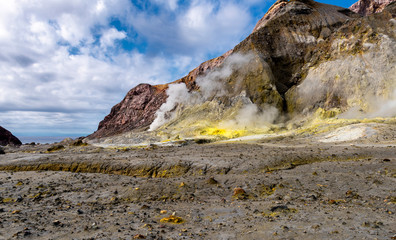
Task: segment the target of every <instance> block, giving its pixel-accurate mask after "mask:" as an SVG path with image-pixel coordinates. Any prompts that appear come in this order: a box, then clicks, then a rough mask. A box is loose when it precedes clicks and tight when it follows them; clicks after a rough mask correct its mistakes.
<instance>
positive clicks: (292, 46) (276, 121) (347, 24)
mask: <svg viewBox="0 0 396 240" xmlns="http://www.w3.org/2000/svg"><path fill="white" fill-rule="evenodd" d="M395 15H396V6H395V3H391V4H389V5H388V6H387V7H386V8H385V9H384V10H383V11H382V12H381V13H376V14H373V15H370V16H368V17H363V16H361V15H360V14H357V13H354V12H352V11H350V10H349V9H345V8H341V7H337V6H332V5H327V4H322V3H318V2H314V1H282V0H279V1H277V2H276V3H275V4H274V5H273V6H272V7H271V8H270V10H269V11H268V13H267V14H266V15H265V16H264V17H263V19H261V20H260V21H259V22H258V23H257V25H256V27H255V29H254V31H253V32H252V34H251V35H250V36H249V37H247V38H246V39H245V40H244V41H242V42H241V43H240V44H238V45H237V46H236V47H235V48H234V49H232V50H230V51H229V52H227V53H226V54H224V55H223V56H220V57H218V58H215V59H212V60H209V61H207V62H205V63H203V64H201V65H200V66H199V67H198V68H196V69H194V70H193V71H191V72H190V73H189V75H187V76H186V77H184V78H182V79H179V80H177V81H175V82H173V83H171V84H167V85H160V86H150V85H139V86H137V87H136V88H134V89H132V90H131V91H130V92H129V93H128V94H127V96H126V97H125V99H124V100H123V101H122V102H120V103H119V104H117V105H116V106H114V107H113V109H112V111H111V113H110V114H109V115H108V116H106V118H105V119H104V120H103V121H102V122H101V123H100V124H99V128H98V130H97V131H96V132H95V133H93V134H92V135H90V136H89V139H97V138H103V137H109V136H114V135H117V134H120V133H125V134H126V135H125V137H124V138H119V139H118V140H110V141H118V142H122V141H123V140H122V139H124V140H125V139H129V138H131V137H132V138H136V139H139V140H136V141H134V142H137V141H140V140H146V141H148V139H151V140H155V139H157V140H158V139H168V138H172V137H173V138H175V139H178V138H188V137H192V136H195V137H196V136H217V137H220V138H233V137H239V136H243V135H248V134H255V133H256V134H257V133H268V132H269V133H272V132H276V131H277V130H279V129H281V130H282V129H285V128H287V129H294V128H296V127H299V126H301V124H303V123H305V122H306V121H308V120H307V119H309V117H312V116H313V117H315V116H317V115H320V117H334V116H337V115H339V116H341V117H342V116H346V117H348V118H357V117H362V118H364V117H377V116H384V117H391V116H393V115H394V114H395V113H394V112H392V111H388V110H389V109H387V108H386V107H385V108H384V109H381V108H380V107H379V106H391V104H390V103H391V102H392V101H393V100H392V99H394V97H395V96H394V89H395V83H396V68H395V65H396V64H395V63H396V61H395V60H396V58H395V56H394V52H396V49H395V48H396V47H395V46H396V44H395V38H396V36H395V35H396V20H395V19H394V17H395ZM340 113H341V114H343V115H340ZM148 129H150V130H153V131H151V132H145V131H146V130H148ZM229 129H232V130H229ZM131 131H132V132H131ZM158 136H160V138H158ZM151 140H150V141H151ZM94 141H98V140H94Z"/></svg>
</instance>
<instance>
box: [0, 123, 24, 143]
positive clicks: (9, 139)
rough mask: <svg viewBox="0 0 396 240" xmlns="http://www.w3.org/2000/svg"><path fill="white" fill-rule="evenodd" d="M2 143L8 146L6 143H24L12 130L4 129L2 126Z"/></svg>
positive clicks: (0, 133) (0, 134)
mask: <svg viewBox="0 0 396 240" xmlns="http://www.w3.org/2000/svg"><path fill="white" fill-rule="evenodd" d="M0 145H1V146H6V145H16V146H19V145H22V142H21V141H20V140H19V139H18V138H17V137H15V136H14V135H12V133H11V132H10V131H8V130H7V129H4V128H2V127H1V126H0Z"/></svg>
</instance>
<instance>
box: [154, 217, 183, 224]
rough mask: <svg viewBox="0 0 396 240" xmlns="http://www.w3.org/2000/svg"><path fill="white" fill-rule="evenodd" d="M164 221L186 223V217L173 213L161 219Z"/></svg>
mask: <svg viewBox="0 0 396 240" xmlns="http://www.w3.org/2000/svg"><path fill="white" fill-rule="evenodd" d="M160 222H162V223H174V224H181V223H184V219H183V218H181V217H176V216H174V215H171V216H169V217H167V218H163V219H161V220H160Z"/></svg>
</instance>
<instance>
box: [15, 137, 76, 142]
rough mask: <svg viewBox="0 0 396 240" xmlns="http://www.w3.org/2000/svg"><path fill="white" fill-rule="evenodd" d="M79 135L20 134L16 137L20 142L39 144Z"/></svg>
mask: <svg viewBox="0 0 396 240" xmlns="http://www.w3.org/2000/svg"><path fill="white" fill-rule="evenodd" d="M78 137H79V136H20V137H18V139H19V140H21V142H22V144H27V143H32V142H34V143H36V144H37V143H40V144H46V143H48V144H51V143H56V142H61V141H62V140H63V139H65V138H71V139H76V138H78Z"/></svg>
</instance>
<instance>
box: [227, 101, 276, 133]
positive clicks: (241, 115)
mask: <svg viewBox="0 0 396 240" xmlns="http://www.w3.org/2000/svg"><path fill="white" fill-rule="evenodd" d="M278 116H279V111H278V109H276V108H275V107H273V106H270V105H267V106H265V107H264V109H263V110H260V109H259V108H258V107H257V105H256V104H254V103H248V104H245V105H244V106H243V107H242V108H241V109H240V110H239V112H238V114H237V115H236V116H235V118H234V119H233V120H229V121H225V122H224V123H223V124H222V125H223V126H224V127H226V128H238V129H241V128H262V127H263V126H265V125H269V124H271V123H273V122H274V121H275V120H276V119H277V118H278Z"/></svg>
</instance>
